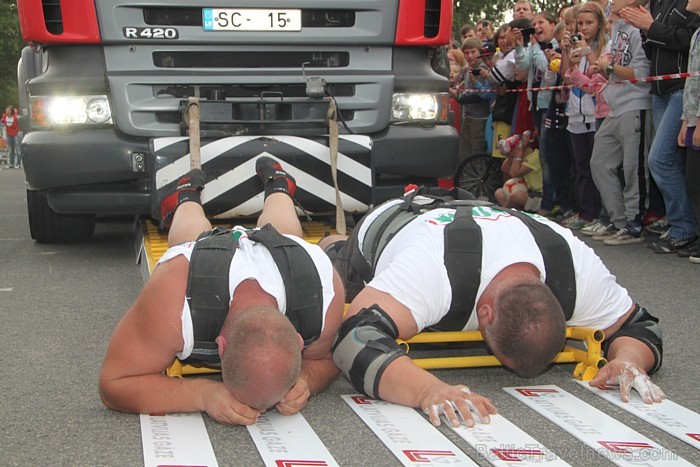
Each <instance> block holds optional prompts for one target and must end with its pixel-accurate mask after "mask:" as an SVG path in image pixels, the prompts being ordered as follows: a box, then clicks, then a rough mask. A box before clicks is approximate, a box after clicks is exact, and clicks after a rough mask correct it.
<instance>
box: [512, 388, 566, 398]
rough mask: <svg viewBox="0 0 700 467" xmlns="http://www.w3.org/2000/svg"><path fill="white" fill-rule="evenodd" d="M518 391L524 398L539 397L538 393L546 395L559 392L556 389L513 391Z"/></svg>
mask: <svg viewBox="0 0 700 467" xmlns="http://www.w3.org/2000/svg"><path fill="white" fill-rule="evenodd" d="M515 390H516V391H518V392H519V393H520V394H522V395H523V396H525V397H540V396H539V394H537V393H538V392H548V393H553V392H559V391H557V390H556V389H545V388H540V389H538V388H532V389H518V388H516V389H515Z"/></svg>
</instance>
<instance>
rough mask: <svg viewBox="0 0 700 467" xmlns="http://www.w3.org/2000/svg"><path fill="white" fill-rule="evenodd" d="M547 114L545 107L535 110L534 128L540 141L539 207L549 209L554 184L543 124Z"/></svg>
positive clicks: (552, 197) (552, 200)
mask: <svg viewBox="0 0 700 467" xmlns="http://www.w3.org/2000/svg"><path fill="white" fill-rule="evenodd" d="M546 116H547V109H540V110H537V111H535V130H537V139H538V141H539V143H540V166H541V167H542V204H541V208H542V209H544V210H546V211H551V210H552V208H554V184H553V183H552V171H551V166H550V163H549V162H550V161H549V138H547V131H548V130H549V128H547V127H545V126H544V119H545V117H546Z"/></svg>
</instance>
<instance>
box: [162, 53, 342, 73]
mask: <svg viewBox="0 0 700 467" xmlns="http://www.w3.org/2000/svg"><path fill="white" fill-rule="evenodd" d="M349 62H350V56H349V54H348V53H347V52H287V53H284V54H280V53H279V52H262V51H258V52H229V51H222V52H203V51H199V50H196V51H195V50H193V51H182V52H154V53H153V64H154V65H155V66H156V67H158V68H269V67H270V66H271V65H272V66H274V67H275V68H296V69H301V68H302V66H304V65H305V66H307V67H314V68H338V67H346V66H348V63H349Z"/></svg>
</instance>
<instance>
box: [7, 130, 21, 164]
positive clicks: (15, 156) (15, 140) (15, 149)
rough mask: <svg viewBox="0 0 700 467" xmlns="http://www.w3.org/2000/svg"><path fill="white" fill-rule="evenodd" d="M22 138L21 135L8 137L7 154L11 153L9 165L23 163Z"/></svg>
mask: <svg viewBox="0 0 700 467" xmlns="http://www.w3.org/2000/svg"><path fill="white" fill-rule="evenodd" d="M20 143H21V140H20V137H19V135H15V136H8V137H7V152H8V153H9V156H10V157H9V164H10V165H11V166H12V165H20V164H21V163H22V152H21V150H20V146H19V145H20Z"/></svg>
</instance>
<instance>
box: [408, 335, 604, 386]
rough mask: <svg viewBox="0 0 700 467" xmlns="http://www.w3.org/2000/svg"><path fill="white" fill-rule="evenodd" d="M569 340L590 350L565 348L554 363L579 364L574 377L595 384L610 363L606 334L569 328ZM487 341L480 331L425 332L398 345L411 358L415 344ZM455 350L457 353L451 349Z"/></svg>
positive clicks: (467, 359)
mask: <svg viewBox="0 0 700 467" xmlns="http://www.w3.org/2000/svg"><path fill="white" fill-rule="evenodd" d="M566 338H567V339H570V340H575V341H581V342H583V343H584V344H585V347H586V350H582V349H579V348H576V347H574V346H572V345H568V344H567V345H565V346H564V348H563V349H562V351H561V352H559V353H558V354H557V356H556V358H555V359H554V360H553V363H577V365H576V367H575V368H574V377H575V378H577V379H580V380H583V381H588V380H591V379H593V378H594V377H595V375H596V374H597V373H598V370H599V369H600V368H602V367H603V365H605V364H606V363H607V360H605V358H603V351H602V349H601V345H600V344H601V342H603V339H604V338H605V334H604V333H603V331H599V330H597V329H588V328H580V327H569V328H566ZM483 340H484V338H483V336H482V335H481V332H479V331H458V332H421V333H419V334H416V335H415V336H413V337H412V338H411V339H408V340H401V339H397V342H398V343H399V344H400V345H402V346H403V347H404V349H405V350H406V353H407V354H408V355H409V356H410V348H411V344H438V343H456V342H483ZM450 350H454V349H450ZM411 358H412V360H413V362H414V363H415V364H416V365H418V366H419V367H421V368H424V369H426V370H436V369H450V368H475V367H484V366H501V365H502V363H501V362H500V361H499V360H498V359H497V358H496V357H495V356H493V355H465V356H459V357H433V358H413V357H411Z"/></svg>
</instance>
